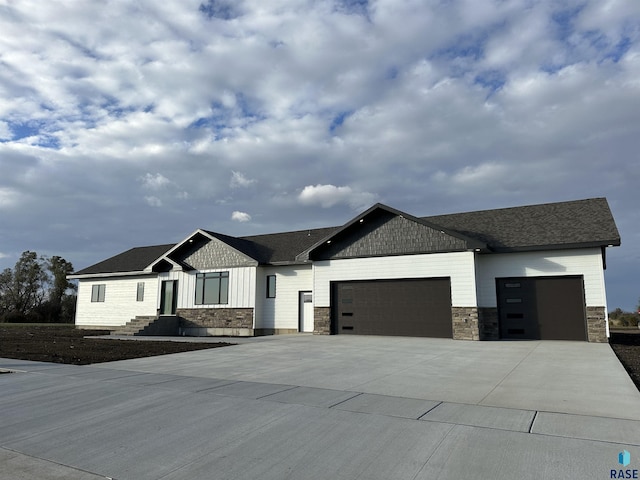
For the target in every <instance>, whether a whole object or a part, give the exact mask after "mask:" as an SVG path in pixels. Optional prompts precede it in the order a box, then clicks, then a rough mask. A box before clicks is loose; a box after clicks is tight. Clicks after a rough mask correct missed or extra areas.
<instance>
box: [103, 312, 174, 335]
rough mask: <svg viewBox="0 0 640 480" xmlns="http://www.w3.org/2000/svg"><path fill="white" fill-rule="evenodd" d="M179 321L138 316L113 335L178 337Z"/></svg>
mask: <svg viewBox="0 0 640 480" xmlns="http://www.w3.org/2000/svg"><path fill="white" fill-rule="evenodd" d="M178 327H179V320H178V317H176V316H161V317H156V316H137V317H136V318H134V319H132V320H130V321H128V322H127V323H126V325H124V326H123V327H120V328H118V329H117V330H113V331H112V332H111V335H128V336H135V335H167V336H170V335H178Z"/></svg>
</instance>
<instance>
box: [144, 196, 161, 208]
mask: <svg viewBox="0 0 640 480" xmlns="http://www.w3.org/2000/svg"><path fill="white" fill-rule="evenodd" d="M144 200H145V202H147V205H149V206H150V207H161V206H162V200H160V199H159V198H158V197H155V196H153V195H151V196H148V197H144Z"/></svg>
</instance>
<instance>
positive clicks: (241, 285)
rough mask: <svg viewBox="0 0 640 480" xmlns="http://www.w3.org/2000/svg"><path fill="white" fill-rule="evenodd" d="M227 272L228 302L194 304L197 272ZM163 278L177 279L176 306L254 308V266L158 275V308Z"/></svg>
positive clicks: (171, 272)
mask: <svg viewBox="0 0 640 480" xmlns="http://www.w3.org/2000/svg"><path fill="white" fill-rule="evenodd" d="M210 272H229V298H228V300H229V303H226V304H221V305H196V304H195V301H196V275H197V274H198V273H210ZM164 280H177V281H178V300H177V308H254V307H255V296H256V295H255V285H256V267H229V268H212V269H203V270H198V271H193V272H184V271H173V270H172V271H170V272H166V273H160V274H159V276H158V287H157V288H158V289H157V304H156V305H157V306H156V308H160V288H161V286H162V282H163V281H164Z"/></svg>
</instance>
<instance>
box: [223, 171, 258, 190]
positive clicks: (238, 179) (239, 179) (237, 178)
mask: <svg viewBox="0 0 640 480" xmlns="http://www.w3.org/2000/svg"><path fill="white" fill-rule="evenodd" d="M256 181H257V180H254V179H250V178H247V177H245V176H244V175H243V174H242V173H241V172H231V181H230V182H229V185H230V186H231V188H239V187H249V186H251V185H253V184H254V183H256Z"/></svg>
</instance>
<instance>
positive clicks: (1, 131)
mask: <svg viewBox="0 0 640 480" xmlns="http://www.w3.org/2000/svg"><path fill="white" fill-rule="evenodd" d="M12 138H13V133H11V129H10V128H9V124H8V123H7V122H2V121H0V140H11V139H12Z"/></svg>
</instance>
